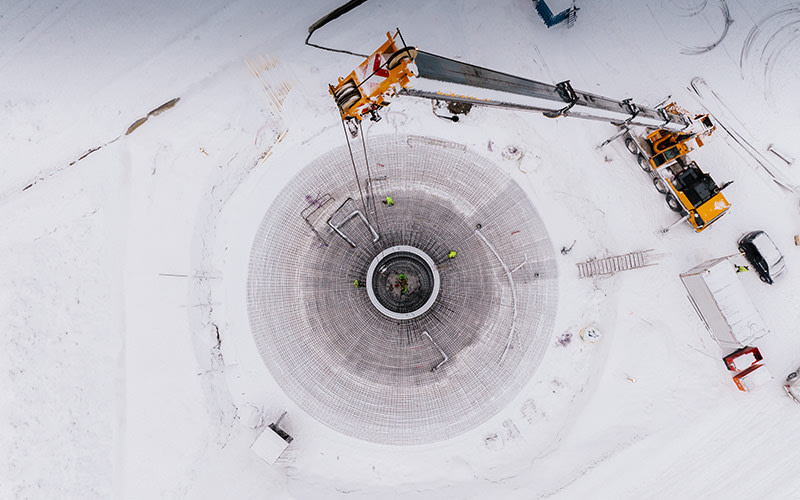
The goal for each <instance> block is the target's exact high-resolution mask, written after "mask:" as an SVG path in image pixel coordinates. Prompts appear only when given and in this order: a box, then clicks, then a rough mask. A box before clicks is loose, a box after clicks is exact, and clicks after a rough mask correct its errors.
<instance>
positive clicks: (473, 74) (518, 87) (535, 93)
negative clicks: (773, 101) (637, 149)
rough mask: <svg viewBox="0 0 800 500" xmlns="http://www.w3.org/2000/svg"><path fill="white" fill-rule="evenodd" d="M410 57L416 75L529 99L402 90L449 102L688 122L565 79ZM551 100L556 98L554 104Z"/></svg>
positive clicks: (670, 124) (628, 120)
mask: <svg viewBox="0 0 800 500" xmlns="http://www.w3.org/2000/svg"><path fill="white" fill-rule="evenodd" d="M414 62H415V63H416V65H417V70H418V74H419V78H422V79H426V80H435V81H440V82H447V83H451V84H455V85H463V86H466V87H471V88H480V89H486V90H490V91H497V92H502V93H504V94H509V95H510V96H509V97H512V96H524V97H527V98H531V99H530V101H531V102H529V103H520V102H512V101H511V100H505V99H503V98H502V96H498V95H491V96H490V97H489V98H488V99H487V98H482V97H479V96H475V97H473V96H468V95H461V94H458V93H445V92H440V91H439V92H437V91H428V90H417V89H405V90H403V91H402V93H403V94H406V95H410V96H413V97H424V98H428V99H437V100H440V101H448V102H468V103H471V104H475V105H481V106H495V107H502V108H508V109H520V110H527V111H538V112H541V113H544V115H545V116H548V117H550V118H556V117H559V116H575V117H578V118H587V119H594V120H601V121H606V122H611V123H614V124H617V125H622V124H631V125H640V126H645V127H657V128H661V129H666V130H670V131H674V132H677V131H681V130H684V129H686V128H687V127H689V126H691V120H690V119H689V118H687V117H685V116H683V115H680V114H676V113H671V112H669V111H667V110H666V109H664V108H663V107H661V108H649V107H646V106H641V105H638V104H636V103H634V102H632V100H631V99H623V100H621V101H618V100H614V99H609V98H607V97H602V96H599V95H595V94H590V93H588V92H582V91H576V90H574V89H573V88H572V86H571V85H570V83H569V80H567V81H564V82H560V83H558V84H556V85H551V84H547V83H542V82H537V81H534V80H528V79H526V78H520V77H518V76H514V75H509V74H507V73H501V72H499V71H494V70H490V69H486V68H482V67H480V66H475V65H472V64H467V63H463V62H460V61H455V60H453V59H448V58H446V57H441V56H437V55H435V54H430V53H428V52H424V51H418V53H417V57H416V58H415V60H414ZM553 102H556V103H561V104H562V106H561V107H560V108H553V107H552V104H551V103H553Z"/></svg>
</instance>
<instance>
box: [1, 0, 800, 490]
mask: <svg viewBox="0 0 800 500" xmlns="http://www.w3.org/2000/svg"><path fill="white" fill-rule="evenodd" d="M340 3H343V1H342V0H326V1H316V2H305V3H294V2H278V1H269V0H268V1H260V2H256V1H254V0H205V1H203V2H161V1H155V0H141V1H138V2H135V3H133V2H123V1H120V0H111V1H104V2H101V1H98V0H85V1H80V0H41V1H37V2H31V1H30V0H7V1H6V2H4V3H2V4H0V99H2V109H3V111H4V113H3V117H4V119H3V120H2V121H0V144H2V146H3V158H4V161H3V162H2V163H1V164H0V170H1V172H0V173H2V177H1V178H2V183H0V205H2V208H3V209H2V211H0V218H2V227H3V228H4V231H3V232H2V235H0V244H2V248H3V254H4V256H5V257H4V258H3V259H2V260H0V270H2V274H3V276H4V277H5V279H4V280H3V283H2V285H0V297H2V299H3V300H2V304H3V314H2V315H1V316H0V317H1V318H2V319H0V324H2V329H1V330H0V331H2V333H1V334H0V339H2V341H1V344H0V359H1V360H2V362H1V365H2V367H3V375H2V377H1V378H0V409H1V410H0V411H1V412H2V413H1V414H2V419H0V447H1V448H2V449H3V451H4V452H3V453H2V458H0V463H1V464H2V467H0V498H8V499H51V498H52V499H81V500H92V499H99V498H120V499H155V498H170V499H173V498H187V499H217V498H241V499H250V498H252V499H256V498H262V499H263V498H266V499H288V498H291V499H339V498H342V499H344V498H348V499H350V498H353V499H373V498H385V499H393V498H403V499H440V498H449V499H450V498H452V499H473V498H474V499H478V498H481V499H483V498H503V499H532V498H537V499H544V498H547V499H574V498H593V499H617V500H622V499H642V498H648V499H662V498H663V499H676V498H683V499H689V498H692V499H722V498H724V499H726V500H739V499H742V500H744V499H753V498H765V499H766V498H769V499H795V498H798V495H800V493H798V492H800V476H798V474H797V473H796V458H797V456H798V450H800V433H798V432H797V431H796V429H795V425H796V422H797V420H798V418H800V407H798V405H796V404H795V403H794V402H792V401H791V400H790V399H789V398H788V397H786V396H785V395H784V393H783V391H782V388H781V383H782V381H783V378H784V377H785V375H786V374H787V373H788V372H789V371H791V370H794V369H795V368H796V366H797V365H798V364H800V337H799V336H798V335H797V334H796V331H795V329H796V325H798V324H799V323H800V309H798V308H797V304H798V302H799V301H800V290H799V289H798V286H797V283H798V276H800V274H799V273H800V256H799V255H800V248H798V247H795V246H794V245H793V236H794V235H795V234H798V233H800V212H799V211H798V193H797V192H793V191H792V189H793V187H794V186H797V185H800V175H798V170H797V169H799V168H800V165H798V164H797V163H795V164H792V165H787V163H786V162H784V161H782V160H781V159H780V158H778V157H777V156H776V155H774V154H773V153H771V152H769V151H768V146H769V145H773V146H774V148H775V150H777V151H780V152H781V154H782V155H788V156H789V157H791V158H794V159H800V142H798V141H797V137H798V135H799V134H800V121H798V119H797V116H798V115H799V114H800V100H798V99H797V95H798V91H800V85H799V84H798V83H797V82H798V78H797V77H798V74H797V68H798V67H800V41H798V39H797V38H796V35H792V33H793V30H792V28H791V27H792V26H794V25H796V23H797V22H798V21H800V10H798V8H797V4H796V2H789V1H783V0H764V1H761V2H748V1H745V0H642V1H633V0H630V1H623V0H593V1H591V2H588V1H580V0H579V1H578V2H577V5H578V6H579V7H580V8H581V10H580V11H579V12H578V21H577V23H576V25H575V27H574V28H573V29H571V30H567V29H566V26H563V25H562V26H557V27H554V28H551V29H547V28H546V27H545V26H544V24H543V23H542V22H541V20H540V19H539V18H538V16H537V14H536V11H535V9H534V6H533V4H532V2H530V1H527V0H504V1H499V2H484V1H479V0H464V1H462V2H446V1H440V0H435V1H421V0H410V1H408V2H402V3H399V2H389V1H385V0H371V1H369V2H367V3H365V4H364V5H363V6H361V7H359V8H358V9H356V10H355V11H353V12H351V13H349V14H346V15H345V16H344V17H342V18H340V19H338V20H336V21H333V22H332V23H331V24H329V25H327V26H325V27H324V28H322V29H321V30H319V31H318V32H317V33H316V34H315V35H314V38H313V41H314V42H316V43H321V44H324V45H329V46H333V47H339V48H347V49H350V50H353V51H356V52H361V53H370V52H372V50H374V49H375V48H376V47H378V46H379V45H380V44H381V43H382V42H383V40H384V39H385V32H386V31H387V30H393V29H394V28H395V27H398V26H399V27H400V29H401V30H402V32H403V36H404V37H405V39H406V41H407V42H408V43H410V44H413V45H416V46H418V47H420V48H422V49H424V50H426V51H428V52H432V53H435V54H440V55H443V56H446V57H450V58H454V59H458V60H462V61H466V62H470V63H473V64H477V65H481V66H485V67H489V68H492V69H496V70H499V71H504V72H507V73H512V74H517V75H520V76H525V77H529V78H532V79H535V80H540V81H545V82H549V83H555V82H559V81H562V80H566V79H570V80H571V81H572V84H573V85H574V87H575V88H576V89H580V90H585V91H588V92H592V93H596V94H600V95H606V96H609V97H614V98H623V97H633V98H634V100H636V101H638V102H642V103H644V104H649V105H655V104H657V103H658V102H660V101H661V100H662V99H664V98H666V97H667V96H671V97H672V99H674V100H676V101H677V102H678V103H679V104H680V105H681V106H683V107H684V108H687V109H689V110H691V111H696V112H703V111H704V110H707V111H709V112H711V113H712V114H713V115H714V116H715V117H716V118H717V121H718V122H719V123H721V124H723V125H725V128H726V129H727V132H726V130H724V129H723V127H718V130H717V131H716V132H715V133H714V136H712V138H711V140H709V141H708V144H707V145H706V146H705V147H703V148H702V149H700V150H699V151H697V152H696V153H695V154H694V159H695V160H696V161H697V163H698V164H699V165H700V166H701V167H702V168H703V169H704V170H706V171H709V172H710V173H711V174H712V176H713V177H714V178H715V180H716V181H717V182H718V183H722V182H724V181H725V180H728V179H733V180H735V183H734V184H733V185H732V186H731V187H730V188H728V189H727V190H726V191H725V195H726V197H727V198H728V200H729V201H731V202H732V205H733V207H732V209H731V210H730V213H729V214H727V215H726V216H725V217H723V218H722V219H720V220H719V221H718V222H717V223H715V225H714V226H713V227H711V228H710V229H709V230H707V231H705V232H703V233H701V234H695V233H693V232H692V231H691V228H690V227H689V226H688V224H684V225H679V226H677V227H676V228H675V229H673V230H672V231H670V232H669V233H667V234H661V233H660V232H659V230H660V229H661V228H663V227H666V226H668V225H669V224H671V223H672V222H673V221H674V220H675V216H674V215H673V213H672V212H670V211H669V210H668V209H667V207H666V204H665V203H664V202H663V199H661V198H660V195H658V194H657V193H656V191H655V190H654V189H653V188H652V186H651V185H650V182H649V180H648V179H647V177H646V176H644V175H643V174H642V172H641V171H640V170H639V167H638V166H637V165H636V162H635V161H634V160H633V159H632V157H631V156H630V155H629V154H628V153H627V151H626V150H625V148H624V146H623V145H622V144H621V143H620V142H614V143H612V144H610V145H608V146H606V147H605V148H603V149H598V148H597V145H598V144H600V143H601V142H602V141H603V140H604V139H606V138H607V137H610V136H611V135H613V134H614V132H615V128H614V127H613V126H611V125H607V124H604V123H600V122H594V121H584V120H579V119H572V120H571V119H569V118H561V119H557V120H551V119H547V118H544V117H543V116H541V115H538V114H534V113H522V112H512V111H505V110H497V109H486V108H483V109H478V108H476V109H474V110H473V111H472V112H471V113H470V114H469V115H468V116H467V117H465V118H464V119H462V120H461V121H460V122H459V123H452V122H448V121H445V120H441V119H439V118H436V117H435V116H433V114H432V113H431V110H430V108H431V105H430V103H429V102H428V101H424V100H416V99H413V98H407V97H406V98H398V99H396V100H395V102H394V103H393V104H392V105H391V106H390V107H389V108H388V109H387V110H386V111H385V112H384V119H383V120H382V121H381V122H378V123H374V124H373V123H371V122H370V123H366V124H365V125H366V128H365V133H366V135H367V140H369V136H370V135H378V134H384V133H394V132H396V133H406V134H416V135H427V136H431V137H438V138H442V139H446V140H451V141H457V142H460V143H463V144H466V145H467V146H468V147H469V148H471V149H472V150H474V151H477V152H479V153H480V154H483V155H485V156H486V157H488V158H490V159H492V160H493V161H494V162H495V163H496V164H497V165H499V166H500V167H501V168H502V169H503V170H504V171H505V174H506V175H509V176H511V177H512V178H514V179H515V180H516V181H517V182H518V183H519V184H520V185H521V186H522V187H523V188H524V189H525V190H526V192H528V193H529V195H530V197H531V199H532V201H533V203H534V205H535V206H536V208H537V209H538V210H539V212H540V214H541V215H542V217H543V219H544V220H545V222H546V224H547V226H548V230H549V231H550V236H551V239H552V240H553V242H554V244H555V245H557V246H558V248H556V250H559V248H560V246H561V245H566V246H568V245H569V244H570V243H571V242H572V241H573V240H576V244H575V247H574V249H573V250H572V252H571V253H569V254H568V255H566V256H562V255H560V254H559V255H558V262H559V264H558V265H559V275H560V305H559V311H558V317H557V320H556V327H555V329H554V331H553V338H552V345H551V346H550V347H549V349H548V352H547V354H546V355H545V359H544V361H543V362H542V365H541V366H540V367H539V369H538V370H537V371H536V373H535V375H534V377H533V378H532V379H531V381H530V383H529V384H528V386H526V387H525V388H524V389H523V390H522V392H521V393H520V394H519V396H518V397H517V398H516V399H515V400H514V401H513V402H512V403H511V404H509V405H508V407H506V408H505V409H504V410H503V411H501V412H500V413H499V414H498V415H496V416H495V417H493V418H492V419H490V420H489V421H487V422H485V423H484V424H482V425H480V426H479V427H477V428H475V429H473V430H471V431H469V432H466V433H465V434H463V435H461V436H458V437H456V438H453V439H450V440H447V441H444V442H439V443H434V444H430V445H420V446H412V447H407V446H406V447H393V446H387V445H377V444H373V443H367V442H363V441H360V440H357V439H354V438H350V437H347V436H344V435H341V434H338V433H336V432H335V431H333V430H331V429H329V428H327V427H325V426H323V425H322V424H320V423H318V422H317V421H315V420H314V419H313V418H312V417H310V416H309V415H307V414H305V413H304V412H303V411H302V410H300V409H299V408H298V407H297V406H296V405H295V404H294V403H293V402H292V401H291V400H290V399H288V398H287V397H286V395H285V394H283V393H282V391H281V390H280V388H279V387H278V386H277V384H276V383H275V382H274V381H273V380H272V378H271V377H270V375H269V373H268V371H267V370H266V368H265V367H264V365H263V362H262V361H261V359H260V358H259V356H258V354H257V352H256V349H255V346H254V342H253V340H252V338H251V336H250V333H249V326H248V323H247V316H246V306H245V286H244V284H245V279H246V275H247V259H248V256H249V251H250V244H251V242H252V239H253V236H254V234H255V230H256V229H257V226H258V223H259V221H260V219H261V217H262V216H263V214H264V212H265V211H266V209H267V207H268V206H269V203H270V200H271V199H272V198H273V197H274V196H275V195H276V194H277V193H278V192H279V191H280V190H281V188H282V187H283V186H284V185H285V184H286V183H287V182H288V181H289V180H290V179H291V177H292V176H293V175H294V174H296V173H297V172H299V170H300V169H302V167H303V166H305V165H307V164H308V163H309V162H310V161H311V160H313V159H314V158H316V157H317V156H319V155H321V154H323V153H325V152H326V151H328V150H330V149H332V148H333V147H336V146H339V145H341V144H343V142H344V139H345V138H344V135H343V133H342V129H341V124H340V120H339V117H338V113H337V110H336V108H335V106H334V104H333V102H332V99H331V98H330V96H329V95H328V93H327V85H328V83H332V82H335V81H336V78H337V77H339V76H344V75H346V74H347V73H349V72H350V71H351V70H352V69H353V68H354V67H355V66H356V65H357V64H359V63H360V62H361V61H360V59H359V58H357V57H353V56H348V55H344V54H334V53H331V52H325V51H321V50H318V49H314V48H310V47H307V46H305V45H304V44H303V41H304V39H305V36H306V34H307V27H308V26H309V25H310V24H312V23H313V22H314V21H316V20H317V19H318V18H319V17H321V16H322V15H324V14H325V13H327V12H329V11H330V10H332V9H334V8H335V7H337V6H338V5H340ZM725 12H728V13H729V15H730V17H731V18H732V19H733V21H734V22H733V23H732V24H730V26H728V27H727V28H726V24H725V17H724V13H725ZM723 34H724V35H725V36H724V38H722V39H721V41H720V37H722V36H723ZM718 41H719V43H718V44H717V45H716V46H715V47H713V48H711V49H710V50H707V51H704V48H707V47H710V46H711V45H712V44H714V43H716V42H718ZM698 52H699V53H698ZM696 78H699V79H701V80H694V81H695V84H696V87H697V88H698V89H699V90H698V92H693V91H692V90H691V82H692V81H693V79H696ZM175 97H180V102H178V104H177V105H176V106H175V107H174V108H172V109H169V110H167V111H165V112H163V113H162V114H159V115H158V116H151V117H150V118H149V119H148V121H147V122H146V123H144V124H143V125H141V126H140V127H139V128H137V129H136V130H135V131H133V132H132V133H131V134H130V135H124V134H125V131H126V130H127V129H128V127H129V126H130V125H131V124H132V123H133V122H134V121H135V120H136V119H138V118H140V117H143V116H145V115H146V114H147V113H148V112H149V111H150V110H152V109H154V108H156V107H157V106H159V105H161V104H163V103H165V102H167V101H169V100H170V99H173V98H175ZM508 146H514V147H517V148H518V149H520V150H521V151H522V152H523V156H522V157H521V158H520V159H518V160H507V159H504V158H503V156H502V154H501V153H502V151H503V150H504V149H505V148H507V147H508ZM98 147H99V148H100V149H97V150H96V151H94V152H92V153H91V154H89V155H86V156H84V154H85V153H86V152H87V151H90V150H93V149H94V148H98ZM79 158H82V159H80V160H78V159H79ZM769 172H772V174H771V175H770V173H769ZM773 176H774V177H775V178H777V179H778V181H779V182H780V183H781V184H783V186H781V185H779V183H778V182H776V181H774V180H773ZM755 229H763V230H765V231H766V232H767V233H768V234H769V235H770V236H771V237H772V239H773V240H774V241H775V243H776V244H777V246H778V247H779V248H780V249H781V251H782V252H783V253H784V255H785V257H786V264H787V272H786V274H785V276H784V277H783V278H782V279H781V280H779V281H776V283H775V285H773V286H767V285H764V284H762V283H761V282H760V281H759V280H758V278H757V276H755V273H752V272H751V273H744V274H742V275H740V279H741V280H742V282H743V285H744V286H745V287H746V288H747V290H748V292H749V293H750V295H751V297H752V299H753V301H754V303H755V305H756V307H757V309H758V310H759V311H760V312H761V314H762V316H763V317H764V319H765V321H766V323H767V325H768V327H769V329H770V331H771V332H770V334H769V335H768V336H766V337H764V338H763V339H760V340H758V343H757V346H758V347H759V349H760V350H761V353H762V354H763V355H764V364H765V366H767V367H768V369H769V371H770V372H771V373H773V374H774V376H775V380H773V381H771V382H769V383H767V384H766V385H764V386H762V387H759V388H758V389H757V390H755V391H754V392H751V393H742V392H740V391H738V390H737V389H736V387H735V386H734V384H733V382H732V380H731V373H730V372H728V371H727V370H726V369H725V367H724V365H723V362H722V359H721V358H722V356H723V355H724V354H727V353H722V352H720V351H719V349H718V348H717V347H716V345H715V344H714V343H713V341H712V339H711V337H710V336H709V334H708V332H706V331H705V329H704V327H703V325H702V322H701V320H700V318H699V317H697V315H696V314H695V312H694V310H693V309H692V306H691V305H690V303H689V301H688V299H687V298H686V293H685V290H684V289H683V286H682V285H681V283H680V280H679V278H678V275H679V274H680V273H681V272H684V271H686V270H688V269H690V268H692V267H693V266H695V265H696V264H698V263H700V262H702V261H704V260H707V259H710V258H714V257H720V256H725V255H731V254H735V253H736V252H737V250H736V240H737V238H738V237H739V236H740V235H741V234H743V233H745V232H747V231H751V230H755ZM645 249H654V250H655V251H656V252H657V253H658V254H659V256H660V257H659V261H658V265H656V266H652V267H647V268H643V269H639V270H632V271H627V272H624V273H620V274H618V275H615V276H612V277H605V278H599V279H594V280H579V279H578V278H577V269H576V267H575V264H576V263H578V262H582V261H585V260H588V259H590V258H593V257H604V256H610V255H617V254H622V253H627V252H629V251H635V250H645ZM738 260H740V261H742V262H741V263H744V259H742V258H738ZM732 261H733V262H736V261H737V257H734V258H733V259H732ZM590 324H593V325H595V326H596V327H597V328H598V329H599V330H600V331H601V332H602V333H603V338H602V340H601V341H600V342H599V343H597V344H588V343H583V342H582V341H581V340H580V338H579V336H578V332H579V330H580V329H581V328H583V327H585V326H587V325H590ZM283 410H288V415H287V418H286V419H285V421H284V428H285V429H286V430H287V431H288V432H289V433H290V434H292V435H293V436H294V437H295V440H294V442H292V443H291V445H290V446H289V448H288V449H287V451H286V452H285V453H284V455H283V456H282V457H281V458H280V459H279V460H278V462H277V463H276V464H275V465H274V466H269V465H267V464H266V463H265V462H264V461H262V460H261V459H260V458H259V457H258V456H256V454H255V453H253V452H252V451H251V450H250V445H251V444H252V443H253V441H254V440H255V439H256V438H257V436H258V435H259V433H260V432H261V431H262V430H263V428H264V426H265V425H266V424H269V423H270V422H272V421H274V420H275V419H276V418H277V417H278V416H279V415H280V414H281V412H282V411H283Z"/></svg>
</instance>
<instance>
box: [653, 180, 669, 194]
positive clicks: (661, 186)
mask: <svg viewBox="0 0 800 500" xmlns="http://www.w3.org/2000/svg"><path fill="white" fill-rule="evenodd" d="M653 185H654V186H655V187H656V191H658V192H659V193H661V194H667V193H669V188H668V187H667V183H666V182H664V180H663V179H659V178H655V179H653Z"/></svg>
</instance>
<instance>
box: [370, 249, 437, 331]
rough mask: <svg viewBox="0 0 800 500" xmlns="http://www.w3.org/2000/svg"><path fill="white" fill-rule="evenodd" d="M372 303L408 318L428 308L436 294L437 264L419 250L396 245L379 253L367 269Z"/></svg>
mask: <svg viewBox="0 0 800 500" xmlns="http://www.w3.org/2000/svg"><path fill="white" fill-rule="evenodd" d="M366 285H367V294H368V295H369V300H370V302H372V305H373V306H375V308H376V309H377V310H378V311H380V312H381V314H384V315H386V316H388V317H390V318H392V319H398V320H409V319H413V318H416V317H417V316H420V315H422V314H424V313H425V312H426V311H428V310H429V309H430V308H431V306H433V304H434V302H436V297H437V296H438V295H439V287H440V285H441V283H440V280H439V271H438V269H437V268H436V263H435V262H434V261H433V259H431V257H430V256H429V255H428V254H426V253H425V252H423V251H422V250H420V249H418V248H415V247H412V246H410V245H397V246H393V247H390V248H387V249H386V250H383V251H382V252H380V253H379V254H378V255H377V256H376V257H375V258H374V259H372V262H371V263H370V265H369V269H368V270H367V282H366Z"/></svg>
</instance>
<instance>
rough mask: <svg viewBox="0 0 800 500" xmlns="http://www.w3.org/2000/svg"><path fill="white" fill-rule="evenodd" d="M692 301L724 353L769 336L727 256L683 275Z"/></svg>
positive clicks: (684, 283) (682, 277)
mask: <svg viewBox="0 0 800 500" xmlns="http://www.w3.org/2000/svg"><path fill="white" fill-rule="evenodd" d="M681 281H682V282H683V285H684V286H685V287H686V291H687V292H689V300H690V301H691V303H692V305H693V306H694V308H695V310H696V311H697V314H699V315H700V318H702V320H703V323H705V325H706V328H707V329H708V331H709V332H710V333H711V336H712V337H713V338H714V340H716V341H717V344H719V346H720V347H721V348H722V349H723V350H731V349H733V350H735V349H738V348H740V347H743V346H745V345H748V344H752V342H753V341H754V340H756V339H759V338H761V337H763V336H764V335H766V334H767V333H769V329H768V328H767V326H766V325H765V323H764V320H763V318H762V317H761V314H759V312H758V310H756V308H755V305H753V301H752V300H750V296H749V295H747V292H746V291H745V289H744V287H743V286H742V284H741V282H740V281H739V277H738V276H736V269H735V267H734V265H733V264H732V263H731V262H730V261H728V258H727V257H721V258H718V259H712V260H708V261H706V262H703V263H702V264H700V265H698V266H695V267H693V268H692V269H690V270H688V271H686V272H685V273H683V274H681Z"/></svg>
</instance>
